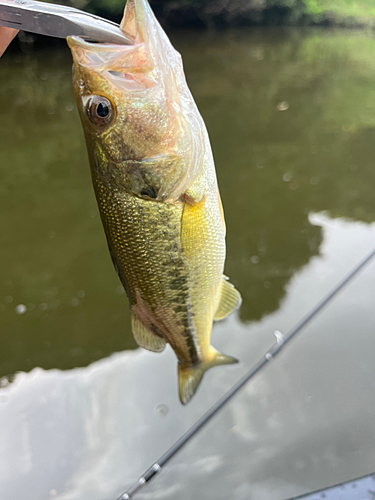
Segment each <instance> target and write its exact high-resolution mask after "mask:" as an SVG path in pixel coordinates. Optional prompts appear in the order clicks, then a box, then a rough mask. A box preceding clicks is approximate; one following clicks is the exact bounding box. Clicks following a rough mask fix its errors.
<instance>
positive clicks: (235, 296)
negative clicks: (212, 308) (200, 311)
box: [214, 276, 242, 321]
mask: <svg viewBox="0 0 375 500" xmlns="http://www.w3.org/2000/svg"><path fill="white" fill-rule="evenodd" d="M241 303H242V298H241V295H240V292H239V291H238V290H236V289H235V288H234V286H233V285H232V283H229V281H228V278H227V277H226V276H223V279H222V280H221V291H220V300H219V305H218V307H217V310H216V312H215V315H214V320H215V321H219V320H221V319H224V318H226V317H227V316H228V314H230V313H231V312H233V311H235V310H236V309H238V308H239V307H240V305H241Z"/></svg>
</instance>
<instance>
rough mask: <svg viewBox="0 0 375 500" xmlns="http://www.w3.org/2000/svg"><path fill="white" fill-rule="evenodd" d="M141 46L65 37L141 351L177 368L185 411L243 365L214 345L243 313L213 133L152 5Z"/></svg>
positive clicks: (127, 30) (135, 23) (132, 30)
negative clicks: (222, 324) (215, 376)
mask: <svg viewBox="0 0 375 500" xmlns="http://www.w3.org/2000/svg"><path fill="white" fill-rule="evenodd" d="M121 29H122V31H123V32H124V34H125V35H126V36H127V37H128V38H129V39H131V40H133V43H132V44H131V45H128V46H124V45H121V46H120V45H105V44H94V43H89V42H86V41H84V40H82V39H80V38H78V37H70V38H68V44H69V47H70V48H71V51H72V55H73V63H74V64H73V87H74V93H75V97H76V101H77V106H78V110H79V112H80V117H81V121H82V125H83V129H84V132H85V137H86V143H87V149H88V154H89V159H90V165H91V172H92V179H93V184H94V189H95V193H96V198H97V201H98V205H99V209H100V214H101V218H102V222H103V226H104V229H105V233H106V236H107V240H108V246H109V250H110V253H111V256H112V260H113V263H114V266H115V268H116V271H117V273H118V275H119V277H120V280H121V282H122V283H123V285H124V288H125V291H126V293H127V296H128V299H129V302H130V307H131V326H132V331H133V335H134V338H135V340H136V342H137V343H138V345H139V346H141V347H144V348H145V349H149V350H151V351H155V352H160V351H162V350H163V349H164V347H165V344H166V343H169V344H170V345H171V347H172V348H173V350H174V352H175V353H176V356H177V359H178V377H179V396H180V400H181V402H182V403H183V404H186V403H187V402H188V401H189V400H190V399H191V397H192V396H193V395H194V393H195V391H196V389H197V387H198V385H199V383H200V381H201V379H202V377H203V374H204V373H205V371H206V370H208V369H209V368H211V367H213V366H216V365H224V364H230V363H235V362H236V361H237V360H236V359H235V358H233V357H231V356H227V355H225V354H222V353H220V352H218V351H217V350H216V349H215V348H214V347H212V346H211V344H210V336H211V329H212V323H213V320H219V319H223V318H225V317H226V316H227V315H228V314H229V313H230V312H232V311H233V310H234V309H236V308H237V307H239V305H240V303H241V296H240V294H239V293H238V292H237V290H236V289H235V288H234V286H233V285H231V284H230V283H229V282H228V281H227V279H226V278H225V277H224V276H223V268H224V260H225V222H224V215H223V209H222V205H221V201H220V195H219V190H218V186H217V181H216V174H215V167H214V162H213V157H212V152H211V147H210V142H209V139H208V134H207V131H206V127H205V125H204V122H203V119H202V117H201V115H200V114H199V111H198V109H197V107H196V105H195V103H194V100H193V97H192V95H191V94H190V91H189V89H188V87H187V84H186V81H185V77H184V72H183V67H182V61H181V57H180V55H179V54H178V52H176V50H175V49H174V48H173V47H172V45H171V43H170V41H169V40H168V38H167V36H166V34H165V33H164V31H163V29H162V28H161V26H160V25H159V23H158V21H157V20H156V18H155V16H154V14H153V12H152V10H151V8H150V6H149V5H148V3H147V1H146V0H128V2H127V4H126V7H125V11H124V17H123V20H122V22H121Z"/></svg>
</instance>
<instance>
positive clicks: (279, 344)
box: [118, 248, 375, 500]
mask: <svg viewBox="0 0 375 500" xmlns="http://www.w3.org/2000/svg"><path fill="white" fill-rule="evenodd" d="M374 256H375V248H374V249H373V250H372V252H371V253H370V254H369V255H367V257H365V258H364V259H363V260H362V261H360V262H359V263H358V264H357V265H356V266H355V267H354V268H353V269H352V271H351V272H350V273H349V274H347V275H346V276H345V278H343V279H342V281H340V282H339V283H338V284H337V285H336V286H335V288H333V289H332V290H331V292H329V293H328V295H326V296H325V297H324V298H323V299H322V300H321V301H320V302H319V303H318V304H317V305H316V306H315V307H314V309H312V311H310V312H309V313H308V314H307V315H306V316H304V317H303V318H302V319H301V320H300V321H299V323H297V324H296V325H295V326H294V328H292V330H290V331H289V332H288V333H287V335H285V336H284V335H283V334H282V333H281V332H279V331H275V336H276V344H274V345H273V347H271V349H269V351H267V352H266V354H265V355H264V356H263V357H262V358H261V359H260V361H258V362H257V363H256V364H255V365H254V366H253V367H251V368H250V370H249V371H248V372H247V373H245V375H244V376H243V377H242V378H240V380H238V382H236V383H235V384H234V385H233V386H232V387H231V389H229V391H228V392H226V393H225V394H224V396H223V397H222V398H220V399H219V400H218V401H217V402H216V403H215V404H214V405H213V406H212V407H211V408H210V409H209V410H208V411H207V412H206V413H205V414H204V415H203V416H202V417H201V418H199V419H198V420H197V421H196V422H195V424H193V425H192V427H190V429H189V430H188V431H187V432H185V434H183V435H182V436H181V437H180V438H179V439H178V440H177V441H176V442H175V443H174V444H173V445H172V446H171V447H170V448H169V450H167V451H166V452H165V453H164V455H162V456H161V457H160V458H159V460H158V461H157V462H155V463H154V464H153V465H152V466H151V467H150V468H149V469H147V470H146V472H145V473H144V474H143V475H142V476H141V477H140V478H139V479H138V481H137V482H136V483H135V484H134V485H133V486H132V487H131V488H129V489H128V490H127V491H126V492H125V493H123V494H122V495H121V496H120V497H119V498H118V500H129V499H131V498H132V496H133V495H134V493H136V492H137V491H138V490H139V489H140V488H141V487H142V486H143V485H144V484H146V483H148V482H149V481H150V479H152V478H153V477H154V476H155V474H157V473H158V472H160V470H161V468H162V467H163V466H164V465H165V464H166V463H167V462H168V461H169V460H170V459H171V458H172V457H173V456H174V455H175V454H176V453H177V452H178V451H179V450H180V449H181V448H182V447H183V446H184V445H185V444H186V443H187V442H188V441H189V440H190V439H191V438H192V437H193V436H194V435H195V434H196V433H197V432H198V431H199V430H200V429H201V428H202V427H203V426H204V425H205V424H207V422H209V421H210V420H211V418H212V417H213V416H214V415H216V414H217V413H218V412H219V411H220V410H221V408H223V407H224V406H225V405H226V404H227V403H228V402H229V401H230V400H231V399H232V398H233V396H234V395H235V394H237V392H238V391H239V390H240V389H241V388H242V387H243V386H244V385H245V384H246V383H247V382H248V381H249V380H250V379H252V378H253V377H254V375H256V374H257V373H258V372H259V371H260V370H261V369H262V368H263V367H264V366H265V365H266V364H268V363H269V362H270V361H272V360H273V359H274V358H275V357H276V355H277V354H279V352H281V350H282V349H283V348H284V346H285V345H286V344H287V343H288V342H289V341H290V340H292V338H294V337H295V336H296V335H297V334H298V333H299V332H300V331H301V330H302V329H303V328H304V327H305V326H306V325H307V324H308V323H309V322H310V321H311V320H312V319H313V318H314V317H315V316H316V315H317V314H318V313H319V312H320V311H321V310H322V309H323V308H324V307H325V306H326V305H327V304H328V303H329V302H331V300H332V299H333V298H334V297H335V296H336V295H337V294H338V293H339V292H340V291H341V290H342V289H343V288H344V287H345V286H346V285H347V284H348V283H349V282H350V281H351V280H352V279H353V278H354V276H356V275H357V274H358V273H359V271H360V270H361V269H363V267H365V265H366V264H368V262H369V261H370V260H371V259H372V258H373V257H374Z"/></svg>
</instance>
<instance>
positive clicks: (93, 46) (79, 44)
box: [66, 36, 135, 52]
mask: <svg viewBox="0 0 375 500" xmlns="http://www.w3.org/2000/svg"><path fill="white" fill-rule="evenodd" d="M66 41H67V43H68V46H69V48H70V49H71V50H72V49H74V48H81V49H83V50H85V51H89V52H109V51H111V52H116V51H118V52H121V51H122V50H124V47H131V46H132V45H134V44H135V40H131V39H130V38H128V41H129V43H126V44H123V45H119V44H115V43H97V42H90V41H88V40H86V39H84V38H81V37H79V36H68V37H67V39H66Z"/></svg>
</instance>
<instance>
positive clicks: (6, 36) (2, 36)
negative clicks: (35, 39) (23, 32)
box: [0, 26, 18, 57]
mask: <svg viewBox="0 0 375 500" xmlns="http://www.w3.org/2000/svg"><path fill="white" fill-rule="evenodd" d="M17 33H18V30H14V29H13V28H4V27H3V26H0V57H1V56H2V55H3V54H4V52H5V49H6V48H7V47H8V45H9V44H10V42H11V41H12V40H13V38H14V37H15V36H16V35H17Z"/></svg>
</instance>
